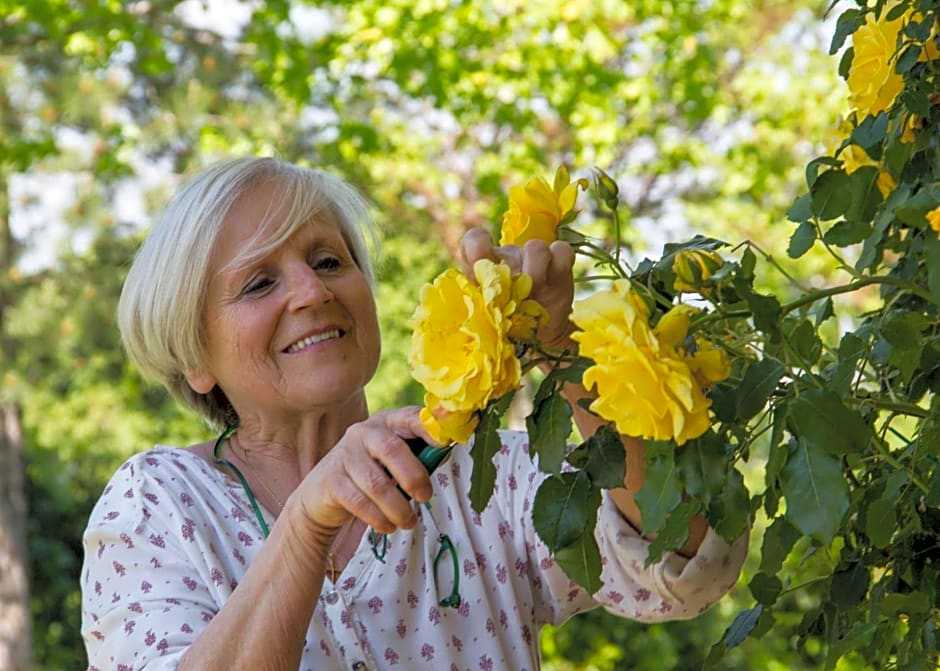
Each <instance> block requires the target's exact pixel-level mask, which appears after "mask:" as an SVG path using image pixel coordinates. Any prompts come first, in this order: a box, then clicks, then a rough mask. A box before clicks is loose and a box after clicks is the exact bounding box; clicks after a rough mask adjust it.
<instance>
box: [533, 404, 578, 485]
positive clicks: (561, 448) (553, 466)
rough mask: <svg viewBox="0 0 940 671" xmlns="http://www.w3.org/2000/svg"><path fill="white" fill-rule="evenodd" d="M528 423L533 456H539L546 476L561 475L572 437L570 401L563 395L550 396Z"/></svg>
mask: <svg viewBox="0 0 940 671" xmlns="http://www.w3.org/2000/svg"><path fill="white" fill-rule="evenodd" d="M525 423H526V429H528V432H529V453H530V454H532V455H533V456H534V455H538V458H539V469H541V470H542V471H545V472H546V473H553V474H557V473H560V472H561V463H562V461H564V459H565V453H566V452H567V450H568V436H569V435H570V434H571V406H569V405H568V401H567V400H565V398H564V397H563V396H562V395H561V394H555V395H553V396H549V397H548V398H547V399H545V400H544V401H542V402H541V403H539V404H538V406H536V407H535V409H534V410H533V412H532V414H531V415H529V416H528V417H526V420H525Z"/></svg>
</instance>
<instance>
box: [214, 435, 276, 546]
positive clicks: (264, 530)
mask: <svg viewBox="0 0 940 671" xmlns="http://www.w3.org/2000/svg"><path fill="white" fill-rule="evenodd" d="M236 431H238V425H237V424H233V425H232V426H227V427H225V431H223V432H222V434H221V435H220V436H219V439H218V440H216V441H215V447H213V448H212V458H213V459H215V463H217V464H222V465H223V466H227V467H228V468H230V469H231V470H232V472H233V473H234V474H235V475H236V477H238V481H239V482H241V483H242V488H243V489H244V490H245V494H246V495H247V496H248V501H249V502H251V507H252V508H253V509H254V511H255V517H257V518H258V524H260V525H261V532H262V533H263V534H264V537H265V538H267V537H268V536H270V535H271V531H270V529H268V523H267V522H265V521H264V515H262V514H261V507H260V506H259V505H258V501H257V500H256V499H255V495H254V493H253V492H252V491H251V487H249V486H248V481H247V480H246V479H245V476H244V475H242V472H241V471H240V470H238V466H236V465H235V464H233V463H232V462H231V461H229V460H228V459H225V458H223V457H222V456H221V454H220V453H221V451H222V444H223V443H224V442H225V441H226V440H228V439H229V438H231V437H232V435H233V434H234V433H235V432H236Z"/></svg>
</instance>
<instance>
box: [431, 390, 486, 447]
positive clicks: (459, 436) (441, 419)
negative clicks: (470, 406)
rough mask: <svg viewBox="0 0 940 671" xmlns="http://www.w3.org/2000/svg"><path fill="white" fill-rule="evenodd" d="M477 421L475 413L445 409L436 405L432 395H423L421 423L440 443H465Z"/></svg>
mask: <svg viewBox="0 0 940 671" xmlns="http://www.w3.org/2000/svg"><path fill="white" fill-rule="evenodd" d="M479 423H480V417H479V415H478V414H477V413H474V412H462V411H458V412H451V411H449V410H445V409H444V408H442V407H441V406H440V405H438V403H437V399H435V398H434V396H432V395H431V394H425V395H424V407H423V408H421V425H422V426H424V428H425V429H426V430H427V432H428V433H430V434H431V436H432V437H433V438H434V439H435V440H436V441H438V442H440V443H442V444H448V443H466V442H467V441H468V440H470V436H472V435H473V432H474V430H476V428H477V424H479Z"/></svg>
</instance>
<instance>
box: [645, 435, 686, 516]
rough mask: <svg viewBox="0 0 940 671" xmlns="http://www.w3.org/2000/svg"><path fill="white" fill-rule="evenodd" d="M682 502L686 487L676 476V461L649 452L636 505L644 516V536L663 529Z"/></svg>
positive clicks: (673, 458) (667, 455) (666, 454)
mask: <svg viewBox="0 0 940 671" xmlns="http://www.w3.org/2000/svg"><path fill="white" fill-rule="evenodd" d="M681 502H682V486H681V485H680V484H679V478H678V477H677V474H676V461H675V457H674V456H673V455H672V454H669V453H665V454H662V453H660V454H655V453H653V454H651V453H650V452H647V453H646V473H645V476H644V480H643V486H642V487H641V488H640V491H639V492H637V495H636V504H637V506H638V507H639V509H640V514H641V515H642V516H643V533H644V534H649V533H655V532H657V531H659V530H660V529H662V528H663V525H665V523H666V517H667V516H668V515H669V513H670V512H672V511H673V510H675V508H676V506H678V505H679V504H680V503H681Z"/></svg>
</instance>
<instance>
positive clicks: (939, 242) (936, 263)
mask: <svg viewBox="0 0 940 671" xmlns="http://www.w3.org/2000/svg"><path fill="white" fill-rule="evenodd" d="M924 261H925V265H926V266H927V288H928V289H929V290H930V295H931V296H933V299H934V300H935V301H938V302H940V238H938V237H936V236H928V237H927V239H926V241H925V243H924Z"/></svg>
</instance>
